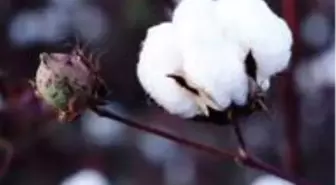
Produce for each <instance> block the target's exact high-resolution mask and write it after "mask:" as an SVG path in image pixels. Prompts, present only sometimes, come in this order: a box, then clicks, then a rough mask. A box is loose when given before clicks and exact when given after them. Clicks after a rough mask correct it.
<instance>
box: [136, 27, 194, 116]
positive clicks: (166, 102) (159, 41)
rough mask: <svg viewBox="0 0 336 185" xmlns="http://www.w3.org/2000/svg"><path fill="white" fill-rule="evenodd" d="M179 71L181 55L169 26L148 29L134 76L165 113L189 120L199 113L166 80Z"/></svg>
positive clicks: (183, 94)
mask: <svg viewBox="0 0 336 185" xmlns="http://www.w3.org/2000/svg"><path fill="white" fill-rule="evenodd" d="M181 68H182V56H181V53H180V51H179V50H178V48H177V45H176V38H175V34H174V28H173V25H172V24H171V23H161V24H159V25H157V26H153V27H151V28H149V29H148V31H147V35H146V38H145V40H144V42H143V44H142V49H141V51H140V55H139V62H138V65H137V76H138V79H139V81H140V84H141V85H142V87H143V88H144V89H145V91H146V92H147V93H148V94H149V95H150V96H151V97H152V98H153V99H154V100H155V101H156V103H158V104H159V105H160V106H162V107H163V108H164V109H165V110H167V111H168V112H169V113H171V114H177V115H179V116H181V117H184V118H190V117H193V116H195V115H196V114H198V113H199V110H198V108H197V106H196V104H195V103H194V100H193V99H192V97H191V96H190V95H188V94H187V93H186V92H185V91H183V90H182V88H181V87H179V86H178V85H177V83H176V82H175V81H174V80H173V79H171V78H168V77H167V75H168V74H173V73H175V72H177V71H179V70H181Z"/></svg>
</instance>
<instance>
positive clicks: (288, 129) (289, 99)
mask: <svg viewBox="0 0 336 185" xmlns="http://www.w3.org/2000/svg"><path fill="white" fill-rule="evenodd" d="M296 3H297V2H296V1H295V0H283V1H282V14H283V18H284V19H285V20H286V22H287V23H288V25H289V27H290V28H291V30H292V33H293V37H294V47H293V57H292V61H291V66H290V68H289V70H288V72H287V73H285V75H284V78H282V79H280V88H281V92H282V95H283V96H282V98H283V99H282V102H284V104H283V110H284V112H285V115H286V117H285V119H286V120H285V139H286V145H285V148H284V155H283V156H284V157H283V164H284V168H285V169H286V170H287V171H288V172H289V173H292V174H295V175H298V174H300V164H299V162H300V161H299V156H300V152H301V151H300V144H299V135H300V118H299V116H298V115H299V114H298V112H299V111H298V109H299V100H298V99H299V97H298V96H297V94H296V92H295V89H294V88H293V87H294V86H295V83H294V76H293V74H294V69H295V66H296V65H297V62H298V60H297V56H298V52H299V46H300V41H299V37H298V33H299V23H298V19H297V11H296V7H297V6H296Z"/></svg>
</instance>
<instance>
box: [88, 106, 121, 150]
mask: <svg viewBox="0 0 336 185" xmlns="http://www.w3.org/2000/svg"><path fill="white" fill-rule="evenodd" d="M109 109H111V111H112V112H117V114H118V115H121V114H122V115H125V114H127V113H126V111H124V110H123V109H122V107H119V106H118V104H113V103H111V104H110V105H109ZM126 117H128V116H126ZM81 122H82V125H81V131H82V134H83V136H84V138H85V139H86V140H87V141H88V142H90V143H93V144H95V145H98V146H101V147H109V146H118V145H122V144H123V142H124V141H126V139H127V138H126V136H127V135H126V134H125V132H126V130H127V127H126V126H125V125H124V124H121V123H119V122H118V121H116V120H113V119H107V118H103V117H100V116H98V115H97V114H95V113H93V112H92V111H86V112H85V113H84V114H83V116H82V117H81Z"/></svg>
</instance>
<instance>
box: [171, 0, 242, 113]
mask: <svg viewBox="0 0 336 185" xmlns="http://www.w3.org/2000/svg"><path fill="white" fill-rule="evenodd" d="M214 5H215V2H214V1H210V0H183V1H181V2H180V4H179V5H178V6H177V8H176V9H175V11H174V13H173V24H174V25H175V26H176V30H177V37H178V41H179V45H180V47H181V51H182V54H183V59H184V62H183V69H184V71H185V73H186V76H187V78H188V79H189V80H190V81H192V82H193V83H194V84H197V86H198V87H199V88H202V89H204V90H205V91H206V92H208V93H209V94H210V95H211V96H212V97H213V99H214V100H215V101H216V102H217V103H218V104H219V105H220V106H221V108H222V109H225V108H227V107H228V106H229V105H230V104H231V103H232V101H234V102H235V103H237V104H240V105H242V104H245V103H246V99H247V94H248V85H247V76H246V74H245V70H244V64H243V62H242V59H243V58H244V55H245V53H244V51H243V50H242V48H241V47H240V46H239V45H238V44H237V43H236V42H234V41H232V40H231V39H230V38H228V37H225V36H224V35H223V34H222V32H221V30H220V27H218V24H217V22H216V17H215V14H214Z"/></svg>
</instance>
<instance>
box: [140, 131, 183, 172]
mask: <svg viewBox="0 0 336 185" xmlns="http://www.w3.org/2000/svg"><path fill="white" fill-rule="evenodd" d="M137 137H138V138H137V139H136V142H137V147H138V149H139V150H140V152H141V153H142V155H143V156H144V157H145V158H146V159H147V160H148V161H149V162H151V163H152V164H154V165H158V166H161V165H163V164H164V163H165V162H167V161H169V160H171V159H172V158H173V157H174V156H176V155H179V154H178V153H181V151H180V149H179V148H178V146H177V144H176V143H174V142H172V141H169V140H167V139H164V138H161V137H159V136H155V135H153V134H147V133H142V134H139V135H137Z"/></svg>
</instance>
